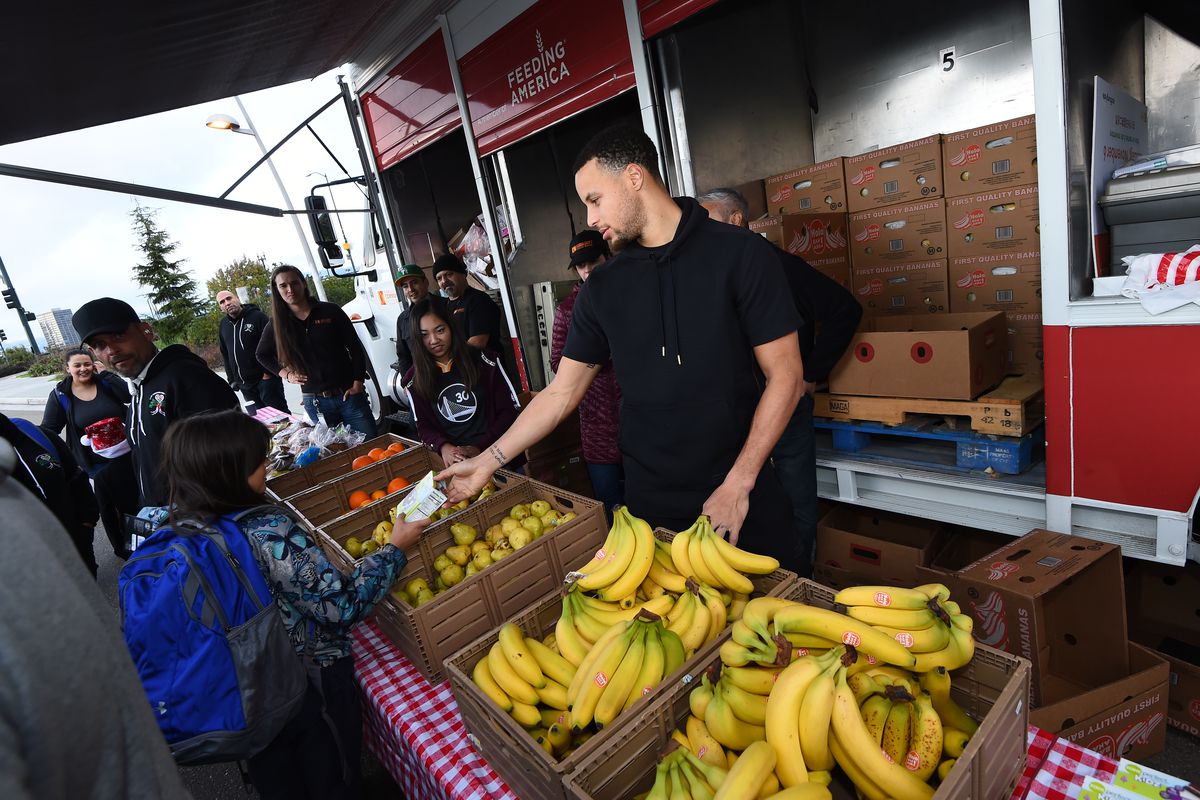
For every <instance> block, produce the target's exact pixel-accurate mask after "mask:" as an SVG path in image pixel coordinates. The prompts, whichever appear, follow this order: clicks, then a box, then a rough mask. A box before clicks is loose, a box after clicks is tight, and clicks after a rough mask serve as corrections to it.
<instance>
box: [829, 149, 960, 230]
mask: <svg viewBox="0 0 1200 800" xmlns="http://www.w3.org/2000/svg"><path fill="white" fill-rule="evenodd" d="M941 196H942V137H941V136H940V135H936V134H935V135H933V136H927V137H925V138H924V139H917V140H916V141H913V142H905V143H904V144H898V145H894V146H893V147H885V148H883V149H882V150H875V151H872V152H870V153H863V154H862V155H860V156H854V157H852V158H847V159H846V205H847V207H848V208H849V209H850V211H851V212H854V211H866V210H867V209H869V208H878V207H879V206H888V205H893V204H895V203H912V202H916V201H917V200H922V199H926V200H927V199H932V198H934V197H941Z"/></svg>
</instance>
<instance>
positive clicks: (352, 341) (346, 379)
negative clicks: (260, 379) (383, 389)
mask: <svg viewBox="0 0 1200 800" xmlns="http://www.w3.org/2000/svg"><path fill="white" fill-rule="evenodd" d="M283 324H285V325H291V326H294V327H296V328H298V329H299V333H300V341H301V349H302V350H303V356H304V361H305V369H306V370H307V373H308V380H307V381H305V382H304V383H302V384H300V389H301V391H303V392H304V393H305V394H320V393H322V392H343V391H345V390H346V389H349V388H350V384H352V383H354V381H365V380H366V379H367V354H366V351H365V350H363V346H362V342H361V341H359V339H358V334H357V333H355V331H354V323H353V322H351V321H350V318H349V317H348V316H346V312H345V311H343V310H342V309H341V307H340V306H336V305H334V304H333V303H325V302H316V303H313V304H312V308H311V309H310V310H309V312H308V317H307V318H306V319H303V320H299V319H296V317H295V316H293V315H292V314H290V313H289V314H288V315H287V319H285V320H284V321H283ZM256 355H257V356H258V363H260V364H262V365H263V366H265V367H266V368H267V371H268V372H273V373H274V374H276V375H278V374H279V373H280V372H281V371H282V370H283V369H284V367H295V368H297V369H298V368H299V365H291V364H280V363H279V359H278V357H277V356H276V353H275V328H274V325H271V326H269V327H268V328H267V330H266V331H264V332H263V337H262V339H260V340H259V342H258V352H257V354H256Z"/></svg>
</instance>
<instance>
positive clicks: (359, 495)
mask: <svg viewBox="0 0 1200 800" xmlns="http://www.w3.org/2000/svg"><path fill="white" fill-rule="evenodd" d="M347 500H348V501H349V503H350V508H352V509H353V508H358V507H359V506H365V505H366V504H367V503H369V502H371V495H369V494H367V493H366V492H364V491H363V490H362V489H355V490H354V491H353V492H351V493H350V497H348V498H347Z"/></svg>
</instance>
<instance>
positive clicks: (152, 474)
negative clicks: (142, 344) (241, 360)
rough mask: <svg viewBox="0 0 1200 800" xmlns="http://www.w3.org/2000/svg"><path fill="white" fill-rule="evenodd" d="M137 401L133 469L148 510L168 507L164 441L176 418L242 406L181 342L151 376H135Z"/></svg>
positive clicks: (132, 413) (132, 412) (132, 411)
mask: <svg viewBox="0 0 1200 800" xmlns="http://www.w3.org/2000/svg"><path fill="white" fill-rule="evenodd" d="M131 383H132V384H133V402H132V403H130V405H129V419H128V420H127V422H126V428H127V435H128V436H129V444H130V445H131V446H132V447H133V466H134V471H135V472H136V473H137V478H138V490H139V492H140V495H141V503H142V505H143V506H164V505H166V504H167V476H166V475H164V474H162V470H161V469H160V464H161V463H162V440H163V436H165V435H166V433H167V428H168V427H170V425H171V423H172V422H174V421H175V420H179V419H183V418H184V417H190V416H192V415H193V414H199V413H200V412H202V411H221V410H224V409H227V408H237V407H238V399H237V395H235V394H234V393H233V390H232V389H230V388H229V384H227V383H225V381H223V380H221V377H220V376H219V375H217V373H215V372H213V371H212V370H211V369H209V368H208V364H206V363H204V359H202V358H200V356H198V355H196V354H195V353H193V352H192V351H191V350H188V349H187V348H186V347H184V346H183V345H181V344H173V345H171V346H170V347H167V348H166V349H164V350H162V351H160V352H159V353H158V355H156V356H155V357H154V360H153V361H151V362H150V365H149V367H147V369H146V372H145V376H144V377H142V378H134V379H133V380H132V381H131Z"/></svg>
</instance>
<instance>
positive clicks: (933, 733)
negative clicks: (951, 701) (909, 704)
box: [904, 692, 942, 781]
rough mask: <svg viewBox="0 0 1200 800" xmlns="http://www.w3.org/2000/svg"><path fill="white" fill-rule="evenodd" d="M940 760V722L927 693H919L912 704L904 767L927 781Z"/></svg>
mask: <svg viewBox="0 0 1200 800" xmlns="http://www.w3.org/2000/svg"><path fill="white" fill-rule="evenodd" d="M941 758H942V721H941V719H939V718H938V715H937V712H936V711H934V709H933V700H932V699H931V698H930V697H929V693H928V692H921V694H920V695H919V696H918V697H917V699H916V701H915V702H914V703H913V713H912V718H911V719H910V721H909V734H908V753H907V754H906V755H905V758H904V766H905V768H907V769H908V770H909V771H910V772H912V773H913V774H914V775H916V776H917V777H918V778H920V779H921V780H923V781H928V780H929V778H930V777H931V776H932V775H933V771H934V770H935V769H937V765H938V761H940V760H941Z"/></svg>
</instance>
